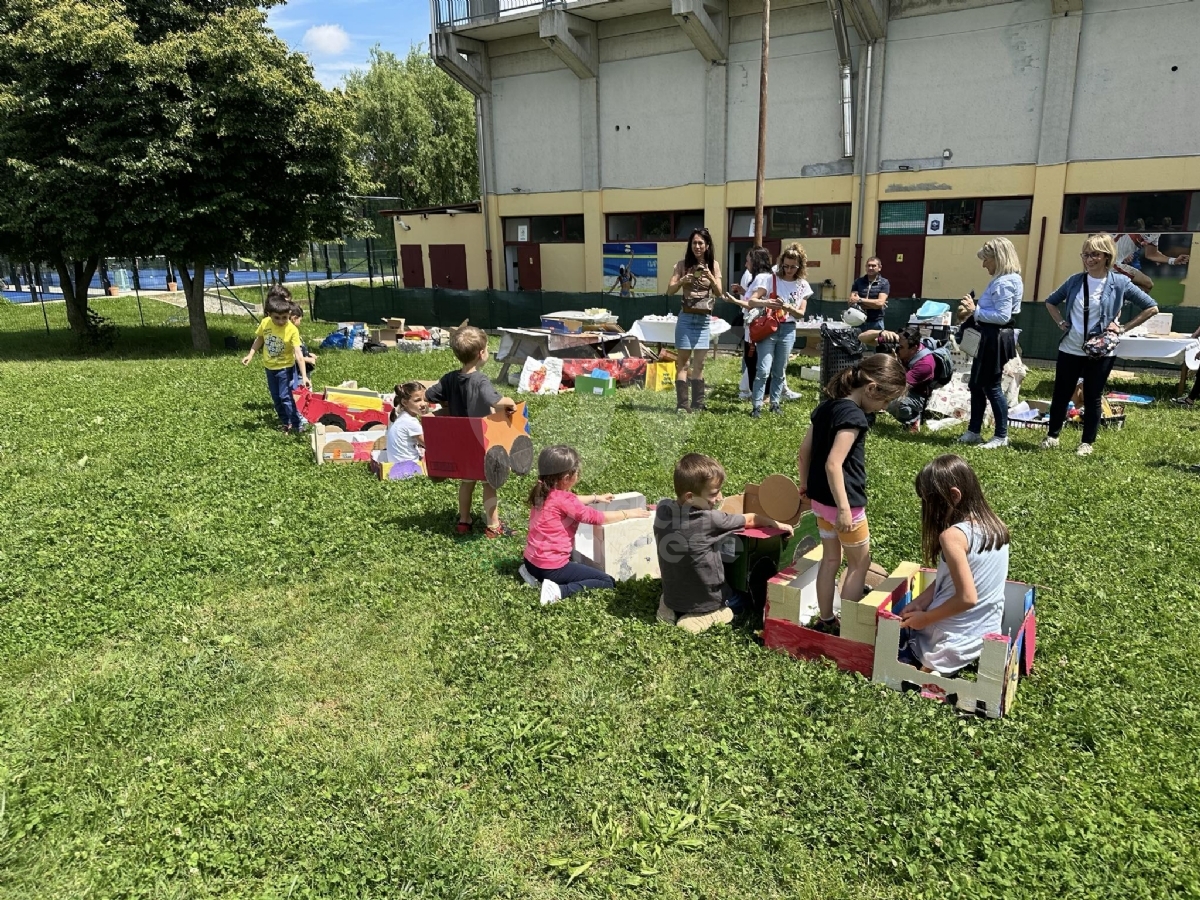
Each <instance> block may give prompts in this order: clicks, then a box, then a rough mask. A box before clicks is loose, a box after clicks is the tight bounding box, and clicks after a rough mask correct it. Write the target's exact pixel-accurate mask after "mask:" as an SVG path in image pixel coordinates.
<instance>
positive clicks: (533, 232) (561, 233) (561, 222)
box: [504, 216, 583, 244]
mask: <svg viewBox="0 0 1200 900" xmlns="http://www.w3.org/2000/svg"><path fill="white" fill-rule="evenodd" d="M504 242H505V243H506V244H518V243H530V244H582V243H583V216H522V217H520V218H515V219H505V220H504Z"/></svg>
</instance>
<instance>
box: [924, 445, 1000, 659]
mask: <svg viewBox="0 0 1200 900" xmlns="http://www.w3.org/2000/svg"><path fill="white" fill-rule="evenodd" d="M917 496H919V497H920V498H921V551H922V556H923V557H924V560H925V562H926V563H927V564H928V565H933V564H934V563H936V564H937V576H936V577H935V579H934V582H933V584H932V585H930V587H928V588H927V589H926V590H924V591H922V592H921V594H920V595H919V596H917V597H915V598H913V601H912V602H911V603H909V605H908V606H906V607H905V608H904V610H903V611H902V612H901V613H900V618H901V619H902V620H903V621H904V624H905V626H907V627H908V628H909V629H910V634H911V640H910V642H909V645H908V646H909V649H911V650H912V652H913V654H914V655H915V656H916V657H917V660H918V661H919V662H920V663H921V666H922V667H923V668H924V670H925V671H927V672H937V673H938V674H941V675H952V674H954V673H955V672H957V671H958V670H959V669H962V668H963V667H964V666H967V665H970V664H971V663H972V662H974V661H975V660H977V659H978V658H979V655H980V653H982V652H983V637H984V635H986V634H991V633H993V632H999V631H1000V628H1001V623H1002V621H1003V618H1004V582H1005V581H1006V580H1007V579H1008V547H1009V533H1008V528H1007V527H1006V526H1005V524H1004V523H1003V522H1001V521H1000V519H999V517H998V516H997V515H996V514H995V513H994V512H992V508H991V507H990V506H988V502H987V500H985V499H984V496H983V489H982V488H981V487H980V485H979V478H978V477H976V475H975V472H974V470H972V469H971V467H970V466H969V465H968V464H967V461H966V460H964V459H963V458H962V457H961V456H955V455H954V454H946V455H945V456H939V457H938V458H937V459H935V460H933V461H932V462H930V463H929V464H928V465H927V466H925V468H924V469H922V470H921V473H920V474H919V475H917Z"/></svg>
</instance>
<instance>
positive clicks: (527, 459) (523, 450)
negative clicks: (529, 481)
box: [508, 434, 533, 475]
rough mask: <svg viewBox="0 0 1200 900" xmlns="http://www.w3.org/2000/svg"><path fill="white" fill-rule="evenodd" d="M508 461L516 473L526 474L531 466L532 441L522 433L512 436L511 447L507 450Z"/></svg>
mask: <svg viewBox="0 0 1200 900" xmlns="http://www.w3.org/2000/svg"><path fill="white" fill-rule="evenodd" d="M508 461H509V463H510V464H511V465H512V470H513V473H514V474H516V475H528V474H529V470H530V469H532V468H533V441H531V440H530V439H529V438H528V437H526V436H525V435H523V434H519V435H517V436H516V437H515V438H513V442H512V449H511V450H509V451H508Z"/></svg>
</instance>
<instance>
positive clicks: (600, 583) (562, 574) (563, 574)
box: [525, 560, 617, 598]
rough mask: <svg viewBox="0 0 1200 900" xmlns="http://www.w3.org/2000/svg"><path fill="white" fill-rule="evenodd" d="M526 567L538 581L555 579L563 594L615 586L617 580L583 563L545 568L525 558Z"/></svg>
mask: <svg viewBox="0 0 1200 900" xmlns="http://www.w3.org/2000/svg"><path fill="white" fill-rule="evenodd" d="M525 568H527V569H528V570H529V574H530V575H532V576H533V577H534V578H536V579H537V580H538V581H553V582H554V583H555V584H557V585H558V586H559V587H560V588H562V596H563V597H564V598H565V597H570V596H571V595H572V594H578V593H579V592H580V591H582V590H585V589H586V588H613V587H616V586H617V582H616V581H615V580H613V577H612V576H611V575H605V574H604V573H603V572H601V571H600V570H599V569H593V568H592V567H591V566H585V565H584V564H583V563H567V564H566V565H565V566H561V567H559V568H557V569H543V568H542V567H541V566H535V565H534V564H533V563H531V562H530V561H529V560H525Z"/></svg>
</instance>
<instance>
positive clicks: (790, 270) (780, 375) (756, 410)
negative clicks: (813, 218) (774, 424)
mask: <svg viewBox="0 0 1200 900" xmlns="http://www.w3.org/2000/svg"><path fill="white" fill-rule="evenodd" d="M807 274H808V256H807V255H806V254H805V252H804V248H803V247H802V246H800V244H798V243H791V244H788V245H787V247H785V248H784V250H783V252H782V253H781V254H779V263H778V265H776V267H775V269H774V271H772V272H764V273H763V274H761V275H759V276H758V277H757V278H756V279H754V285H753V289H752V291H751V293H750V305H751V306H752V307H755V308H758V309H762V310H764V312H763V314H762V315H770V316H774V317H775V318H776V319H778V320H779V326H778V327H777V328H776V329H775V331H774V332H772V333H771V334H769V335H767V336H766V337H765V338H763V339H762V340H761V341H758V342H757V343H756V344H755V346H754V352H755V355H756V356H757V357H758V366H757V369H756V372H755V377H754V390H753V395H752V397H751V402H752V404H753V408H752V409H751V410H750V415H751V417H752V418H755V419H757V418H758V417H759V416H761V415H762V404H763V395H764V394H765V393H766V387H767V376H768V375H769V376H770V378H771V412H774V413H777V412H779V411H780V405H779V404H780V401H781V400H782V399H783V391H784V389H785V387H786V386H787V380H786V374H785V373H786V372H787V363H788V356H789V355H790V354H791V352H792V347H793V346H795V344H796V323H797V322H798V321H800V319H802V318H803V317H804V310H805V307H806V306H807V305H808V298H809V297H810V296H812V293H813V289H812V287H811V286H810V285H809V283H808V281H807V279H806V278H805V275H807Z"/></svg>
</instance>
